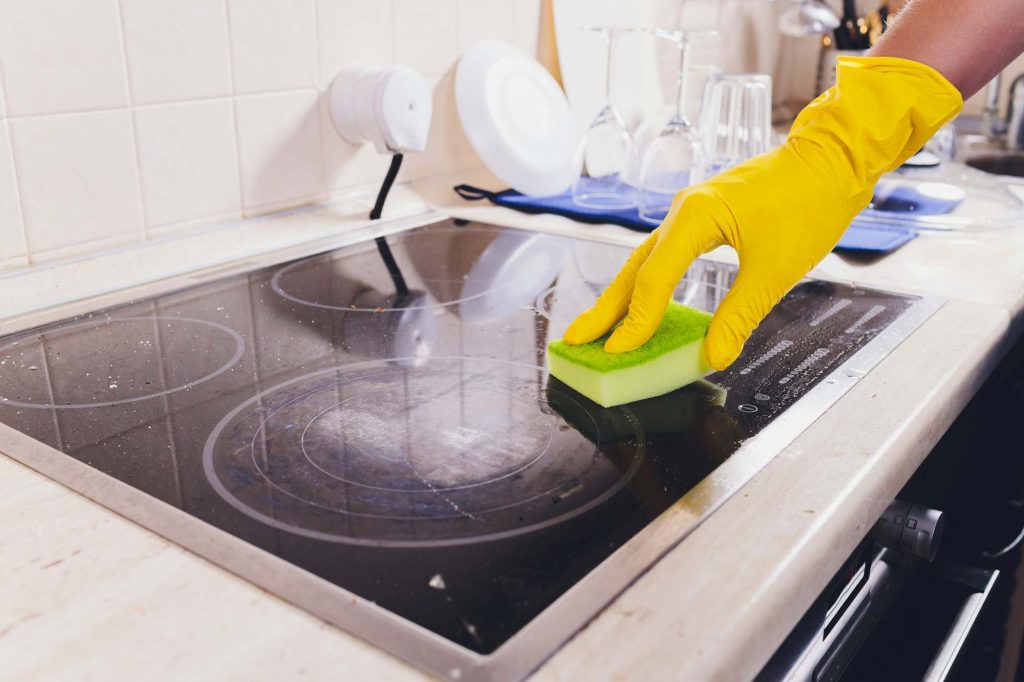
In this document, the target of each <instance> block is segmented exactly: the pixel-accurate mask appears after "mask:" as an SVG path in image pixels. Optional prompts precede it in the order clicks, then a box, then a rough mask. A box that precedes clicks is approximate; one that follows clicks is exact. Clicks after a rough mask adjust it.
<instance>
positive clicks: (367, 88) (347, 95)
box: [330, 66, 433, 154]
mask: <svg viewBox="0 0 1024 682" xmlns="http://www.w3.org/2000/svg"><path fill="white" fill-rule="evenodd" d="M330 97H331V120H332V121H333V122H334V127H335V128H336V129H337V130H338V133H339V134H340V135H341V136H342V137H343V138H344V139H345V140H346V141H348V142H351V143H352V144H362V143H363V142H373V144H374V146H375V147H376V148H377V151H378V152H380V153H382V154H400V153H404V152H410V151H415V152H418V151H423V149H424V148H425V147H426V146H427V134H428V132H429V131H430V116H431V111H432V108H433V107H432V103H431V95H430V86H429V85H428V84H427V81H426V79H425V78H424V77H423V76H422V75H421V74H420V73H419V72H417V71H414V70H412V69H410V68H407V67H404V66H399V67H391V68H380V69H363V68H351V69H344V70H342V71H341V72H340V73H339V74H338V76H337V77H336V78H335V79H334V82H333V83H332V84H331V93H330Z"/></svg>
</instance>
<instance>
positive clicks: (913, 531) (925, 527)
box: [874, 500, 946, 561]
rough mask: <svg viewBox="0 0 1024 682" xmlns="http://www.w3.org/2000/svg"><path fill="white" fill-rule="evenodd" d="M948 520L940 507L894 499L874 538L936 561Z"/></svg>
mask: <svg viewBox="0 0 1024 682" xmlns="http://www.w3.org/2000/svg"><path fill="white" fill-rule="evenodd" d="M945 523H946V519H945V517H943V515H942V512H940V511H937V510H935V509H928V508H927V507H922V506H920V505H917V504H911V503H910V502H904V501H903V500H893V501H892V503H891V504H890V505H889V508H888V509H886V510H885V513H884V514H882V516H881V518H880V519H878V522H877V523H876V524H875V530H874V540H875V542H877V543H878V544H879V545H881V546H882V547H886V548H888V549H891V550H893V551H895V552H898V553H899V554H902V555H903V556H912V557H917V558H919V559H925V560H926V561H934V560H935V556H936V554H938V552H939V545H940V544H941V543H942V530H943V527H944V526H945Z"/></svg>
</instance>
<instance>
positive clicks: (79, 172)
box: [9, 110, 142, 257]
mask: <svg viewBox="0 0 1024 682" xmlns="http://www.w3.org/2000/svg"><path fill="white" fill-rule="evenodd" d="M9 125H10V126H11V137H12V142H13V146H14V159H15V164H16V167H17V173H18V183H19V186H20V189H21V192H20V194H21V201H22V203H21V208H22V213H23V216H24V222H25V233H26V237H27V240H28V248H29V251H30V253H31V254H32V255H33V257H35V256H36V255H37V254H43V255H44V257H56V256H59V255H66V254H67V253H70V252H73V251H76V250H81V249H80V248H79V247H81V246H82V245H84V244H86V243H88V242H100V241H102V242H112V241H128V240H130V239H133V238H139V237H141V235H142V206H141V201H140V198H139V184H138V176H137V170H136V166H135V152H134V145H133V142H132V124H131V114H130V113H129V112H128V111H126V110H121V111H103V112H93V113H85V114H68V115H63V116H48V117H45V118H26V119H19V120H13V121H10V122H9Z"/></svg>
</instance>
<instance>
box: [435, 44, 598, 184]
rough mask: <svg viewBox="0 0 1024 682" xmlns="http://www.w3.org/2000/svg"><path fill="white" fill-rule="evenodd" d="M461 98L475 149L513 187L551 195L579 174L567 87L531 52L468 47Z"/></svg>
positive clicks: (459, 73)
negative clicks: (575, 162)
mask: <svg viewBox="0 0 1024 682" xmlns="http://www.w3.org/2000/svg"><path fill="white" fill-rule="evenodd" d="M455 104H456V106H457V107H458V111H459V120H460V121H461V122H462V128H463V129H464V130H465V131H466V137H468V138H469V141H470V143H471V144H472V145H473V149H475V150H476V153H477V154H478V155H479V156H480V159H481V160H482V161H483V162H484V164H486V165H487V167H488V168H489V169H490V170H491V172H492V173H494V174H495V175H497V176H498V177H499V178H501V179H502V180H503V181H505V182H507V183H508V184H509V185H510V186H511V187H512V188H513V189H515V190H517V191H519V192H522V193H523V194H527V195H530V196H548V195H551V194H559V193H561V192H564V191H565V190H567V189H568V188H569V186H570V185H571V184H572V181H573V180H575V179H576V172H575V167H574V163H573V157H574V154H575V151H576V142H577V140H578V133H577V131H576V127H575V125H574V123H573V118H572V114H571V112H570V111H569V104H568V102H567V101H566V99H565V93H563V92H562V89H561V88H560V87H558V83H557V82H556V81H555V79H554V78H553V77H552V76H551V74H550V73H548V71H547V69H545V68H544V67H543V66H541V65H540V63H539V62H537V60H535V59H533V58H532V57H530V56H528V55H527V54H526V53H525V52H522V51H520V50H517V49H515V48H514V47H511V46H509V45H505V44H504V43H499V42H496V41H491V40H487V41H483V42H481V43H478V44H476V45H474V46H473V47H472V48H470V49H469V50H467V51H466V53H465V54H463V55H462V58H461V59H460V60H459V65H458V68H457V69H456V71H455Z"/></svg>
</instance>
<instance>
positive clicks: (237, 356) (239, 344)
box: [0, 316, 245, 410]
mask: <svg viewBox="0 0 1024 682" xmlns="http://www.w3.org/2000/svg"><path fill="white" fill-rule="evenodd" d="M153 321H161V322H166V321H170V322H193V323H196V324H201V325H206V326H208V327H213V328H214V329H219V330H220V331H222V332H226V333H227V334H228V335H229V336H230V337H231V338H232V340H233V341H234V342H235V353H234V355H232V357H231V359H230V360H228V361H227V363H225V364H224V365H223V366H221V367H219V368H218V369H216V370H214V371H213V372H210V373H209V374H207V375H205V376H202V377H199V378H198V379H195V380H194V381H190V382H188V383H185V384H182V385H181V386H176V387H174V388H168V389H165V390H163V391H158V392H156V393H151V394H149V395H142V396H135V397H134V398H122V399H120V400H105V401H100V402H92V403H72V404H69V405H59V404H56V403H26V402H22V401H19V400H11V399H9V398H0V406H3V405H10V406H12V407H24V408H28V409H34V410H35V409H38V410H84V409H91V408H96V407H113V406H115V405H126V404H128V403H137V402H142V401H143V400H151V399H153V398H162V397H164V396H168V395H171V394H173V393H179V392H181V391H186V390H189V389H191V388H193V387H195V386H198V385H199V384H204V383H206V382H207V381H210V380H211V379H214V378H216V377H218V376H220V375H221V374H223V373H224V372H226V371H228V370H229V369H231V368H232V367H234V366H235V365H236V364H238V361H239V360H241V359H242V356H243V355H245V339H244V338H242V335H241V334H239V333H238V332H236V331H235V330H234V329H232V328H230V327H227V326H225V325H222V324H220V323H218V322H212V321H210V320H202V319H199V318H196V317H163V316H161V317H156V316H154V317H106V318H102V319H101V320H100V322H101V323H102V322H106V323H107V324H112V323H114V322H153ZM94 324H96V320H87V321H83V322H79V323H77V324H72V325H67V326H62V327H54V328H53V329H48V330H46V331H43V332H36V333H33V334H29V335H26V336H22V337H19V338H18V339H16V340H15V341H12V342H10V343H8V344H5V345H4V346H0V353H2V352H4V351H5V350H7V349H9V348H12V347H13V346H14V345H15V344H20V343H22V342H23V341H25V340H27V339H30V338H33V337H41V336H42V335H43V334H47V333H50V332H58V331H60V332H64V331H69V330H72V329H78V328H79V327H89V326H92V325H94Z"/></svg>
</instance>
